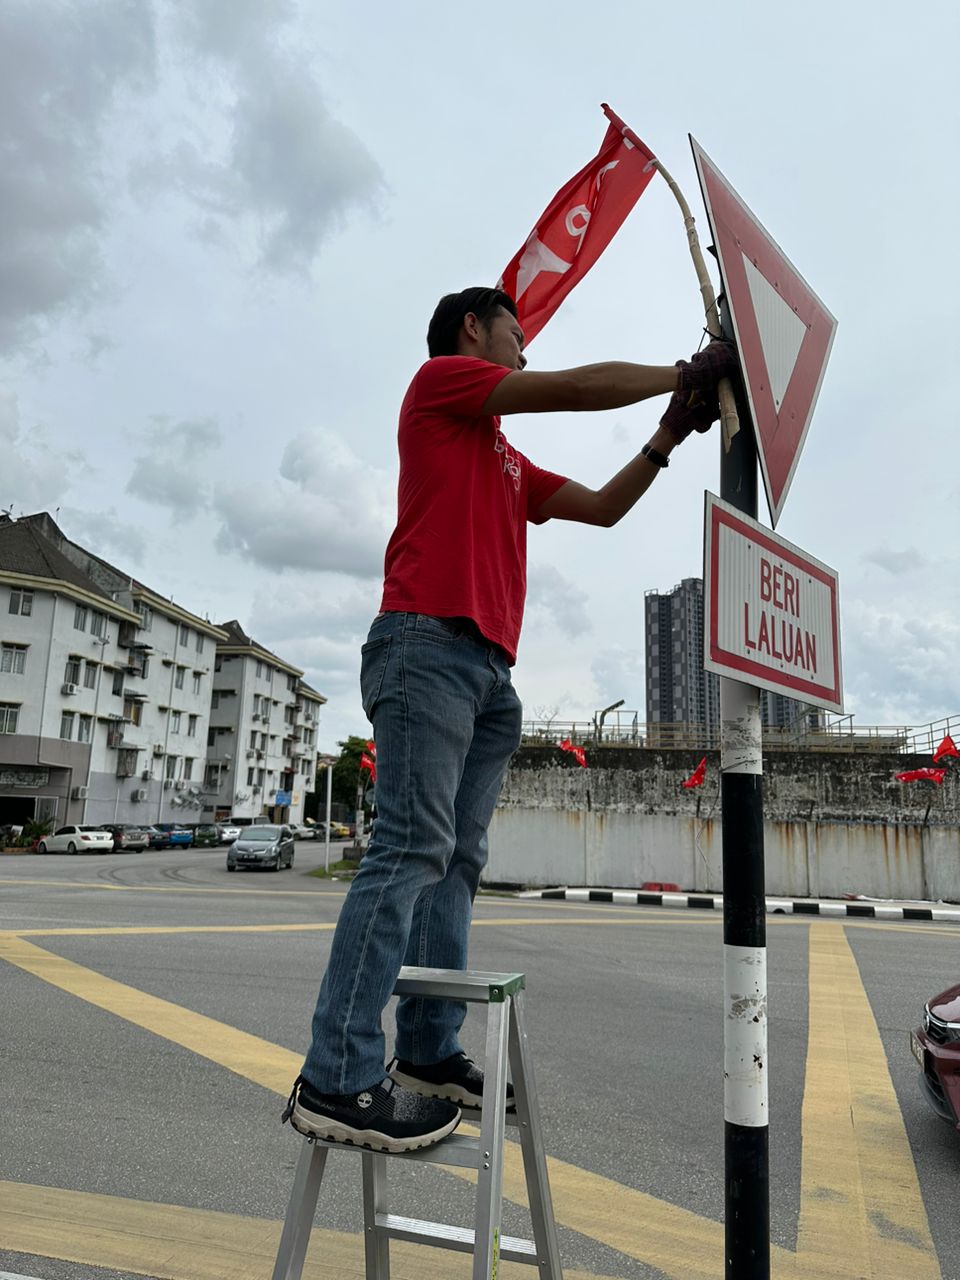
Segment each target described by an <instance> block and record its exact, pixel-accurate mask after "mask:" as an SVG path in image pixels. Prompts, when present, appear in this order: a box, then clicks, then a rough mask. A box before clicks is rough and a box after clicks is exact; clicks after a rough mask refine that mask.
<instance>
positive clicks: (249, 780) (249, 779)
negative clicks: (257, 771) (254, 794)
mask: <svg viewBox="0 0 960 1280" xmlns="http://www.w3.org/2000/svg"><path fill="white" fill-rule="evenodd" d="M253 772H254V771H253V770H252V769H248V770H247V786H248V787H252V786H253Z"/></svg>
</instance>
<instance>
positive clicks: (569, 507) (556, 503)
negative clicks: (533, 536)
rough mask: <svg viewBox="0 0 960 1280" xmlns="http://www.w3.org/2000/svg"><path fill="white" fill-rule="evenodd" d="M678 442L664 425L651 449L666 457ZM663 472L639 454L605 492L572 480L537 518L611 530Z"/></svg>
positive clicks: (551, 499)
mask: <svg viewBox="0 0 960 1280" xmlns="http://www.w3.org/2000/svg"><path fill="white" fill-rule="evenodd" d="M524 376H526V375H524ZM506 381H507V379H506V378H505V379H504V382H506ZM501 385H502V384H501ZM676 443H677V442H676V441H675V439H674V437H673V435H672V434H671V433H670V431H669V430H668V428H667V427H663V426H661V427H658V428H657V430H656V431H655V432H654V434H653V435H652V436H651V437H650V441H649V448H651V449H654V450H656V452H658V453H662V454H664V455H665V456H666V455H667V454H669V453H670V452H671V450H672V449H674V448H675V446H676ZM661 470H662V467H658V466H657V465H656V464H655V463H653V462H651V461H650V460H649V458H645V457H644V456H643V454H640V453H638V454H637V456H636V457H635V458H634V459H633V460H632V461H630V462H628V463H627V465H626V466H625V467H624V468H623V470H622V471H618V472H617V474H616V475H615V476H613V477H612V478H611V479H610V480H608V481H607V483H606V484H605V485H604V486H603V487H602V488H601V489H588V488H587V486H586V485H583V484H578V483H577V481H576V480H568V481H567V482H566V484H562V485H561V486H560V488H559V489H558V490H557V491H556V493H554V494H551V496H550V497H549V498H547V500H546V502H544V503H542V504H541V506H540V509H539V511H538V512H537V516H538V518H539V519H542V520H549V519H553V520H574V521H576V522H578V523H579V524H595V525H602V526H603V527H604V528H606V529H609V528H610V527H611V526H612V525H615V524H616V523H617V521H618V520H622V519H623V517H624V516H625V515H626V514H627V512H628V511H629V510H630V508H631V507H632V506H633V505H634V503H636V502H637V501H638V499H640V498H641V497H643V495H644V494H645V493H646V491H647V490H648V489H649V488H650V485H651V484H652V483H653V481H654V479H655V477H656V475H657V472H658V471H661Z"/></svg>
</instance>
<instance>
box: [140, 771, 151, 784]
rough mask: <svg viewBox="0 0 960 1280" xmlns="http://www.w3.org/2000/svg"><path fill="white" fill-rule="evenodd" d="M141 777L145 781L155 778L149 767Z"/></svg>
mask: <svg viewBox="0 0 960 1280" xmlns="http://www.w3.org/2000/svg"><path fill="white" fill-rule="evenodd" d="M140 778H141V780H142V781H143V782H150V781H151V780H152V778H153V774H152V773H151V772H150V770H149V769H144V771H143V773H141V775H140Z"/></svg>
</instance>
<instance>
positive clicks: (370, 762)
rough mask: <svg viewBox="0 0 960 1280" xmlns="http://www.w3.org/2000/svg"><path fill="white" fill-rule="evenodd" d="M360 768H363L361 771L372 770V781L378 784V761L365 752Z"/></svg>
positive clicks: (361, 757) (361, 758)
mask: <svg viewBox="0 0 960 1280" xmlns="http://www.w3.org/2000/svg"><path fill="white" fill-rule="evenodd" d="M360 768H361V769H369V770H370V781H371V782H376V780H377V765H376V761H375V760H374V759H373V758H372V756H368V755H367V753H366V752H365V751H364V752H363V753H362V755H361V756H360Z"/></svg>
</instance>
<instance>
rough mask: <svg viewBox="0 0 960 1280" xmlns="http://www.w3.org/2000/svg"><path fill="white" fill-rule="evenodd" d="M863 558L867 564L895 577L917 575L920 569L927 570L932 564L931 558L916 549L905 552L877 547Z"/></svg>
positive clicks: (910, 548) (908, 548) (912, 548)
mask: <svg viewBox="0 0 960 1280" xmlns="http://www.w3.org/2000/svg"><path fill="white" fill-rule="evenodd" d="M861 558H862V559H863V560H864V562H865V563H866V564H875V565H877V566H879V568H881V569H886V571H887V573H890V574H892V575H893V576H894V577H899V576H901V575H902V574H909V573H916V571H917V570H918V569H923V568H926V566H927V565H928V564H929V563H930V561H929V558H928V557H927V556H926V555H924V553H923V552H922V551H918V550H917V549H916V547H907V549H906V550H905V551H891V550H889V549H888V548H885V547H875V548H874V549H873V550H871V551H865V552H864V554H863V556H862V557H861Z"/></svg>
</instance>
